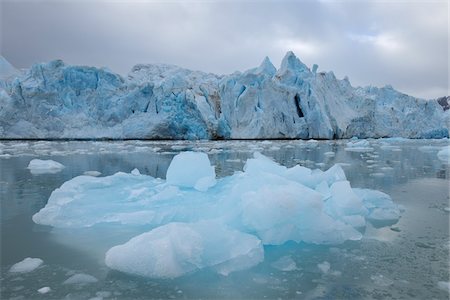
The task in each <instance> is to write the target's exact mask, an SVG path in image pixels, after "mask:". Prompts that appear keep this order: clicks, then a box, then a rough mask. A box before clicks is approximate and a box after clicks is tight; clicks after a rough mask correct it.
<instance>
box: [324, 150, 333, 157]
mask: <svg viewBox="0 0 450 300" xmlns="http://www.w3.org/2000/svg"><path fill="white" fill-rule="evenodd" d="M323 155H325V156H326V157H334V156H335V155H336V153H334V152H332V151H329V152H325V153H324V154H323Z"/></svg>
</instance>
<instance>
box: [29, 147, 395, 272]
mask: <svg viewBox="0 0 450 300" xmlns="http://www.w3.org/2000/svg"><path fill="white" fill-rule="evenodd" d="M203 178H208V180H207V182H210V183H215V184H214V185H205V186H203V187H207V188H201V189H199V188H198V182H199V181H202V180H203ZM399 217H400V212H399V209H398V207H397V205H396V204H395V203H393V202H392V200H391V198H390V197H389V196H388V195H386V194H384V193H381V192H378V191H372V190H367V189H354V188H351V186H350V183H349V182H348V181H347V179H346V176H345V173H344V171H343V170H342V168H341V167H340V166H339V165H335V166H333V167H332V168H330V169H328V170H327V171H325V172H323V171H321V170H311V169H308V168H305V167H302V166H298V165H297V166H294V167H292V168H287V167H284V166H281V165H279V164H277V163H276V162H274V161H272V160H270V159H269V158H267V157H265V156H263V155H262V154H260V153H257V152H256V153H255V154H254V158H251V159H249V160H247V162H246V164H245V166H244V170H243V171H241V172H235V174H233V175H232V176H228V177H225V178H219V179H216V178H215V172H214V167H213V166H211V164H210V162H209V159H208V157H207V155H205V154H203V153H196V152H187V153H181V154H178V155H177V156H175V157H174V159H173V160H172V163H171V165H170V166H169V169H168V172H167V180H162V179H158V178H153V177H151V176H147V175H142V174H136V175H133V174H127V173H120V172H119V173H116V174H114V175H111V176H107V177H92V176H78V177H75V178H73V179H71V180H69V181H67V182H65V183H64V184H63V185H62V186H61V187H60V188H58V189H56V190H55V191H53V193H52V194H51V196H50V198H49V200H48V203H47V205H46V206H45V207H44V208H42V209H41V210H40V211H39V212H38V213H36V214H35V215H34V216H33V221H34V222H36V223H38V224H44V225H51V226H55V227H60V228H83V227H92V226H96V225H102V226H105V225H106V224H111V225H114V224H116V225H117V224H120V225H121V226H134V227H135V228H137V229H136V230H140V234H139V235H137V236H136V237H134V238H132V239H131V240H129V241H128V242H126V243H124V244H122V245H118V246H115V247H113V248H111V249H110V250H109V251H108V252H107V254H106V259H105V262H106V264H107V265H108V266H109V267H111V268H113V269H117V270H119V271H123V272H127V273H132V274H137V275H142V276H149V277H156V278H172V277H178V276H181V275H183V274H186V273H189V272H193V271H195V270H198V269H202V268H212V269H214V270H215V271H217V272H218V273H220V274H228V273H230V272H233V271H236V270H241V269H244V268H249V267H252V266H254V265H256V264H258V263H259V262H260V261H262V260H263V257H264V252H263V247H262V245H281V244H284V243H285V242H287V241H294V242H306V243H315V244H340V243H343V242H345V241H349V240H359V239H361V237H362V233H361V228H364V226H365V224H366V221H370V222H372V221H387V222H389V223H395V222H396V221H397V220H398V218H399ZM142 226H144V227H142ZM143 228H145V229H143ZM149 229H150V231H147V230H149ZM289 265H290V264H289V262H287V261H282V262H279V264H278V265H277V267H279V268H281V269H283V268H284V269H286V268H290V267H289Z"/></svg>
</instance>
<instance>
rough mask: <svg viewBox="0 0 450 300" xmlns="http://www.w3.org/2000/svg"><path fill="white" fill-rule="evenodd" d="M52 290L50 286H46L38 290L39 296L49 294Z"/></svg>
mask: <svg viewBox="0 0 450 300" xmlns="http://www.w3.org/2000/svg"><path fill="white" fill-rule="evenodd" d="M51 290H52V289H51V288H49V287H48V286H44V287H42V288H40V289H38V290H37V291H38V293H39V294H47V293H48V292H50V291H51Z"/></svg>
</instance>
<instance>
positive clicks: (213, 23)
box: [0, 0, 449, 98]
mask: <svg viewBox="0 0 450 300" xmlns="http://www.w3.org/2000/svg"><path fill="white" fill-rule="evenodd" d="M0 1H1V7H0V8H1V45H0V46H1V54H2V55H3V56H4V57H5V58H6V59H7V60H9V61H10V62H11V63H12V64H13V65H14V66H16V67H19V68H27V67H29V66H30V65H32V64H33V63H36V62H43V61H49V60H53V59H56V58H60V59H63V60H64V61H66V62H67V63H71V64H81V65H94V66H106V67H108V68H109V69H111V70H113V71H116V72H118V73H121V74H126V73H127V72H128V71H129V70H130V69H131V67H132V66H133V65H134V64H137V63H168V64H175V65H179V66H182V67H186V68H190V69H195V70H201V71H206V72H213V73H218V74H227V73H232V72H234V71H236V70H240V71H243V70H245V69H248V68H252V67H255V66H257V65H259V64H260V62H261V61H262V60H263V58H264V57H265V56H269V58H270V59H271V60H272V62H273V63H274V65H275V66H276V67H279V64H280V62H281V59H282V58H283V56H284V55H285V53H286V52H287V51H289V50H292V51H293V52H294V53H295V54H296V55H297V56H298V57H299V58H300V59H301V60H302V61H303V62H304V63H305V64H307V65H308V66H312V64H314V63H317V64H318V65H319V71H334V73H335V74H336V76H337V77H338V78H343V77H344V76H346V75H348V76H349V78H350V82H351V83H352V84H353V85H354V86H358V85H369V84H372V85H376V86H383V85H386V84H391V85H392V86H394V88H396V89H398V90H400V91H402V92H405V93H408V94H411V95H414V96H418V97H424V98H434V97H438V96H444V95H448V94H449V91H448V86H449V80H448V79H449V77H448V69H449V59H448V51H449V46H448V45H449V43H448V39H449V38H448V30H449V29H448V21H449V7H448V6H449V5H448V2H447V0H440V1H433V0H431V1H427V0H423V1H403V0H396V1H388V0H386V1H356V0H355V1H323V0H321V1H312V0H311V1H238V0H234V1H233V0H227V1H225V0H222V1H198V0H197V1H136V0H135V1H125V0H124V1H80V0H76V1H75V0H74V1H56V0H55V1H48V0H47V1H39V0H34V1H31V0H30V1H20V0H19V1H17V0H16V1H12V0H0Z"/></svg>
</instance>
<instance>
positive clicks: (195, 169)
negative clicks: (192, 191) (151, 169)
mask: <svg viewBox="0 0 450 300" xmlns="http://www.w3.org/2000/svg"><path fill="white" fill-rule="evenodd" d="M166 178H167V183H168V184H172V185H178V186H182V187H190V188H195V187H196V186H197V188H199V189H200V190H201V191H206V190H208V188H210V187H212V186H214V185H215V184H216V172H215V170H214V167H213V166H211V163H210V161H209V158H208V155H206V154H205V153H201V152H192V151H187V152H182V153H180V154H178V155H176V156H175V157H174V158H173V159H172V162H171V163H170V165H169V168H168V169H167V175H166Z"/></svg>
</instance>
